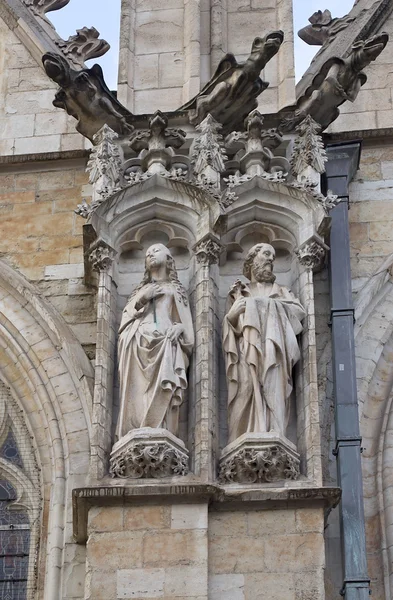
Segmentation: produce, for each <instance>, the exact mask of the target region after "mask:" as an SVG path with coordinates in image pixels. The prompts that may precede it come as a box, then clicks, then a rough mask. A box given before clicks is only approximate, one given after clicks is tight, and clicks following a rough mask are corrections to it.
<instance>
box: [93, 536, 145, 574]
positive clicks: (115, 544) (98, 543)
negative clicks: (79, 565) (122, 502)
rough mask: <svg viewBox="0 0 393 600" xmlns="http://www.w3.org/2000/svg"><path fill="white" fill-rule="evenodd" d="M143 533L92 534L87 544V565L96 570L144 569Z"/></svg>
mask: <svg viewBox="0 0 393 600" xmlns="http://www.w3.org/2000/svg"><path fill="white" fill-rule="evenodd" d="M142 545H143V532H142V531H116V532H108V533H92V534H91V535H90V537H89V539H88V542H87V563H88V566H89V568H91V569H94V570H100V569H105V570H106V571H109V570H111V571H113V572H116V570H117V569H136V568H140V567H142Z"/></svg>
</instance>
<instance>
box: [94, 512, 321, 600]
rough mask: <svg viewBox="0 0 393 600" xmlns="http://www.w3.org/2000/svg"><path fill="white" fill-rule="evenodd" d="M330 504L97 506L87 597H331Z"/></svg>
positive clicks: (237, 599)
mask: <svg viewBox="0 0 393 600" xmlns="http://www.w3.org/2000/svg"><path fill="white" fill-rule="evenodd" d="M323 571H324V541H323V510H322V509H320V508H299V509H290V508H287V509H277V510H270V509H269V510H257V509H256V510H247V509H246V510H243V509H242V510H239V511H233V510H230V511H222V510H219V511H216V510H214V509H212V510H209V512H208V509H207V505H206V504H205V503H201V504H170V505H166V504H164V505H159V504H155V505H144V506H136V505H132V506H131V505H128V506H117V507H100V508H92V509H91V510H90V513H89V540H88V543H87V583H86V595H85V598H94V600H101V599H102V600H104V599H105V600H116V599H118V598H134V599H138V600H141V599H142V598H144V599H146V600H152V599H153V598H165V600H172V599H175V598H190V599H192V600H197V599H198V600H202V599H203V598H209V600H222V599H223V598H225V599H226V600H262V598H267V597H268V598H269V600H282V599H283V598H285V600H311V599H313V600H316V599H321V600H322V598H324V586H323Z"/></svg>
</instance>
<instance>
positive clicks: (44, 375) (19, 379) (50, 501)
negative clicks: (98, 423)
mask: <svg viewBox="0 0 393 600" xmlns="http://www.w3.org/2000/svg"><path fill="white" fill-rule="evenodd" d="M0 378H1V380H2V381H3V383H4V385H5V386H7V388H9V390H10V393H11V394H12V396H13V398H14V399H15V401H16V402H17V403H18V404H19V406H20V407H21V409H22V410H23V413H24V418H25V421H26V425H27V427H28V429H29V431H30V434H31V436H32V438H33V444H34V446H35V448H36V453H37V460H38V463H39V467H40V469H41V470H42V487H43V489H42V496H43V505H44V508H43V521H44V522H43V528H44V529H43V530H44V531H47V540H46V542H44V543H43V544H42V546H41V552H44V553H45V557H46V558H45V561H44V562H45V565H46V566H45V596H44V598H45V600H49V599H50V600H55V599H56V598H60V597H61V594H62V590H61V581H62V569H63V568H64V566H65V556H66V553H65V549H66V547H67V545H68V544H72V543H73V539H72V528H71V522H70V521H71V518H70V510H69V507H70V503H71V491H72V488H74V487H78V486H80V485H85V484H86V482H87V479H88V473H89V460H90V438H91V410H92V392H91V391H92V384H93V369H92V367H91V364H90V362H89V360H88V359H87V357H86V355H85V353H84V351H83V349H82V347H81V345H80V344H79V342H78V341H77V339H76V337H75V335H74V334H73V332H72V331H71V329H70V328H69V327H68V326H67V324H66V323H65V322H64V320H63V319H62V317H61V316H60V315H59V314H58V313H57V311H56V310H55V309H54V308H53V307H52V306H51V305H50V304H49V303H48V302H47V301H46V300H45V299H44V298H43V297H42V296H41V294H40V293H39V292H37V290H36V289H35V288H34V286H33V285H32V284H30V283H29V282H28V281H27V280H25V279H24V278H23V277H22V276H21V275H20V274H19V273H17V272H16V271H15V270H13V269H12V268H11V267H10V266H9V265H7V264H6V263H5V262H3V261H0ZM40 585H41V586H42V589H43V588H44V584H43V582H41V584H40ZM65 595H67V594H65Z"/></svg>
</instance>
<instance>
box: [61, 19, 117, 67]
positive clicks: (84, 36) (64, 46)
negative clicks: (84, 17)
mask: <svg viewBox="0 0 393 600" xmlns="http://www.w3.org/2000/svg"><path fill="white" fill-rule="evenodd" d="M99 36H100V34H99V32H98V31H97V29H95V27H90V28H89V27H83V29H77V30H76V35H72V36H70V37H69V38H68V40H67V41H64V40H56V44H57V46H59V48H60V49H61V51H62V52H63V54H64V55H65V56H66V57H67V58H68V59H69V60H71V61H72V62H73V63H74V64H75V65H76V66H83V63H84V62H85V61H86V60H90V59H92V58H98V57H99V56H103V55H104V54H105V53H106V52H108V50H109V49H110V45H109V44H108V42H107V41H105V40H102V39H99Z"/></svg>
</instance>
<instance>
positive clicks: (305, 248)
mask: <svg viewBox="0 0 393 600" xmlns="http://www.w3.org/2000/svg"><path fill="white" fill-rule="evenodd" d="M328 249H329V248H328V246H326V244H324V242H323V241H322V240H321V239H320V238H318V239H317V238H316V237H313V238H310V239H309V240H307V241H306V242H305V243H304V244H302V245H301V246H300V247H299V248H298V249H297V250H296V256H297V257H298V259H299V262H300V264H301V265H303V267H306V269H311V270H312V271H313V272H314V273H317V272H318V271H320V270H321V269H322V268H323V266H324V264H325V258H326V253H327V250H328Z"/></svg>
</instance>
